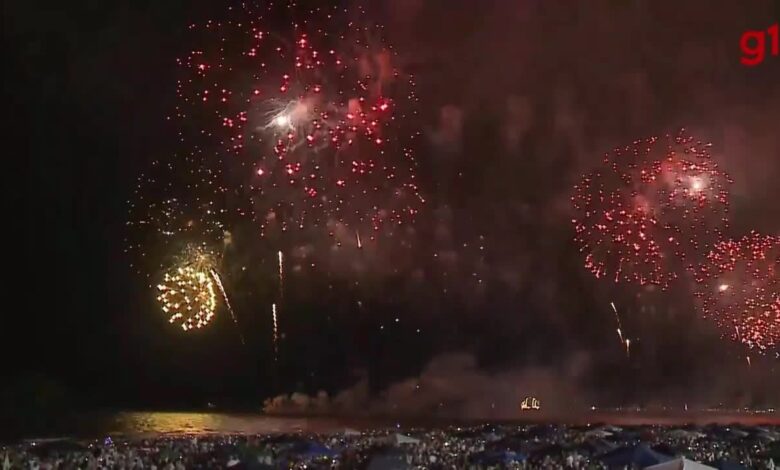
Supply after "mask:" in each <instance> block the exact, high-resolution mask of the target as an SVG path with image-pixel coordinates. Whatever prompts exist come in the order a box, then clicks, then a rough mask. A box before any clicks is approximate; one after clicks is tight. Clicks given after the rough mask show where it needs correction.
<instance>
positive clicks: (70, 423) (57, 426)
mask: <svg viewBox="0 0 780 470" xmlns="http://www.w3.org/2000/svg"><path fill="white" fill-rule="evenodd" d="M523 422H555V423H562V424H578V425H581V424H588V423H610V424H615V425H638V424H657V425H669V426H673V425H683V424H690V423H694V424H702V425H703V424H709V423H719V424H730V423H739V424H743V425H761V424H774V425H780V414H778V413H760V414H756V413H736V412H735V413H726V412H690V413H688V412H686V413H679V412H677V413H651V412H637V411H620V412H618V411H595V412H591V413H589V414H583V415H581V416H578V417H569V418H565V419H564V418H552V417H545V416H542V415H535V414H533V413H529V415H528V420H527V421H523ZM448 424H462V425H468V424H476V423H475V422H473V421H472V422H468V423H467V422H462V421H454V420H438V419H430V418H425V419H402V420H396V419H392V418H382V419H377V418H328V417H289V416H269V415H263V414H252V413H223V412H212V411H209V412H161V411H153V412H144V411H120V412H113V413H86V414H83V415H79V416H76V417H71V418H69V419H67V420H60V421H58V422H56V423H52V424H51V425H50V426H47V429H46V430H45V431H44V432H41V431H40V430H38V431H32V430H31V431H30V432H25V433H24V434H25V435H24V436H23V437H25V438H55V437H76V438H102V437H106V436H117V437H120V436H125V437H129V438H133V437H144V436H156V435H161V434H194V435H204V434H224V433H230V434H282V433H304V434H311V433H331V432H333V433H336V432H341V431H344V430H345V429H347V428H351V429H358V430H361V429H371V428H379V427H396V426H400V427H407V426H421V427H436V426H443V425H448Z"/></svg>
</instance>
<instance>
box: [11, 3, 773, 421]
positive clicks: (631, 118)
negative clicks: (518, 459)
mask: <svg viewBox="0 0 780 470" xmlns="http://www.w3.org/2000/svg"><path fill="white" fill-rule="evenodd" d="M342 3H343V2H342ZM369 3H371V5H370V7H369V8H367V13H366V15H367V16H368V17H369V18H370V19H371V20H372V21H373V22H380V23H383V24H384V25H386V28H385V34H386V36H387V39H388V41H389V42H390V43H392V44H393V45H394V46H395V50H396V51H397V52H398V54H399V57H400V59H399V62H400V67H401V69H403V70H404V71H407V72H409V73H413V74H414V75H415V77H416V79H417V95H418V96H419V97H420V102H419V104H418V109H419V116H418V117H417V118H416V121H415V123H414V124H415V126H416V127H417V128H419V129H420V131H421V137H420V139H418V142H417V147H418V148H417V149H416V159H417V161H418V162H419V163H420V166H419V169H418V174H419V178H420V180H419V183H420V186H421V192H422V193H424V194H425V195H426V204H425V205H424V207H423V208H422V209H421V213H420V214H419V215H418V216H417V222H416V225H415V231H414V234H413V236H410V239H411V242H412V243H413V248H412V249H411V251H407V252H406V253H409V255H408V260H407V258H405V257H404V256H394V255H395V254H396V252H390V255H391V256H390V259H392V260H393V261H392V262H391V265H392V267H394V268H398V269H389V270H384V269H378V268H377V269H374V268H375V266H373V267H369V268H368V269H367V270H366V271H361V273H360V274H357V275H353V276H346V275H343V273H342V272H340V271H339V268H337V267H333V268H332V269H331V271H332V272H330V273H328V274H327V275H324V274H323V275H316V274H305V275H300V276H297V277H296V276H295V273H290V276H289V278H288V279H289V280H288V281H287V284H286V285H285V294H286V300H285V304H284V306H283V309H282V314H281V316H280V328H281V332H282V333H283V338H282V341H281V343H280V360H279V363H278V365H277V366H274V365H273V359H272V358H273V348H272V346H271V343H270V338H271V333H270V332H271V323H270V316H269V315H270V310H269V298H271V296H272V295H274V294H273V293H274V292H275V289H276V287H275V285H274V284H273V283H272V279H273V276H272V275H273V272H274V271H273V267H274V266H275V264H274V262H275V261H274V260H275V258H273V256H274V255H275V251H273V250H270V249H266V248H263V249H257V250H255V251H253V252H252V253H251V255H249V254H245V253H237V254H233V255H231V256H233V257H232V258H231V263H232V265H231V269H233V270H234V271H231V272H237V271H239V270H240V269H239V268H240V267H241V266H246V265H247V264H248V265H250V266H249V267H250V268H251V267H252V266H260V267H259V268H258V272H260V273H261V274H258V275H256V276H255V277H249V278H247V277H237V275H234V276H233V277H231V276H227V278H228V282H227V284H228V286H227V287H228V290H229V293H230V295H231V297H232V298H233V303H234V307H235V310H236V315H237V317H238V320H239V322H240V324H241V327H240V330H241V332H242V334H243V335H244V336H245V338H246V345H242V344H241V341H240V339H239V335H238V331H237V328H236V325H235V324H234V323H233V322H232V321H231V320H230V317H229V316H228V315H227V314H226V313H225V312H224V311H219V312H218V316H217V318H216V319H215V321H214V322H213V324H212V325H209V326H208V327H207V328H206V329H204V330H203V331H198V332H195V333H190V334H183V333H182V332H181V330H180V329H177V328H175V327H173V326H171V325H168V323H167V322H166V321H165V318H164V317H162V316H161V315H160V312H159V306H158V305H157V304H156V302H155V299H154V294H153V293H152V292H150V291H149V289H148V288H147V285H146V282H145V281H144V279H141V278H140V277H139V276H138V275H137V274H136V273H135V271H134V270H133V269H131V268H130V267H129V265H130V264H131V262H132V260H131V259H129V255H128V254H127V253H125V252H124V251H125V248H126V241H125V240H126V238H127V236H128V235H127V226H126V223H127V222H128V201H129V200H130V199H131V198H132V197H133V191H134V188H135V184H136V178H137V177H138V176H139V174H141V173H142V172H145V171H147V170H148V168H149V165H150V164H151V162H153V161H155V160H159V159H169V158H171V155H174V154H176V153H181V152H182V144H181V143H180V142H178V139H177V128H176V125H175V124H173V123H171V121H167V120H166V117H167V116H169V115H171V114H172V110H173V109H174V107H175V106H176V89H175V84H176V79H177V73H178V72H179V71H178V70H177V68H176V63H175V59H176V58H177V57H180V56H181V55H182V54H183V53H184V52H186V51H187V50H188V43H187V41H188V40H189V39H188V36H187V34H186V33H187V30H186V27H187V25H188V24H190V23H192V22H201V21H203V20H205V19H208V18H215V19H216V18H220V17H222V16H224V15H225V14H226V8H225V7H226V6H227V5H228V4H230V2H227V1H225V2H220V1H210V2H205V1H197V2H182V1H166V2H153V1H143V0H138V1H132V2H131V1H117V2H102V1H97V0H95V1H86V0H78V1H74V2H65V3H63V2H44V1H24V2H22V1H5V2H4V5H3V9H4V11H3V22H4V24H3V34H4V50H5V60H4V63H5V67H4V87H3V88H4V101H5V103H6V105H5V106H4V112H5V113H6V118H5V120H4V122H5V123H6V125H5V130H6V138H5V139H4V142H5V146H4V148H5V152H4V154H5V162H6V181H7V183H6V187H7V188H8V191H7V193H8V194H7V196H6V200H7V202H8V203H9V204H8V205H9V206H10V208H11V211H12V215H11V216H10V217H7V218H6V220H7V224H6V227H7V229H6V233H7V236H8V239H7V242H6V243H7V244H6V247H7V253H9V254H10V255H11V256H10V259H8V261H7V262H6V264H5V266H6V279H8V281H6V290H5V292H6V295H7V297H6V302H5V305H4V308H3V312H2V314H1V315H0V318H2V333H3V343H2V344H3V347H4V348H7V350H8V351H7V352H6V353H4V354H3V358H4V362H6V363H7V364H8V365H7V366H4V368H3V370H4V372H3V376H4V378H8V379H9V381H8V383H11V384H19V383H25V381H30V380H32V379H31V377H38V378H45V379H46V380H49V381H53V382H56V383H58V384H60V385H61V386H62V387H63V388H64V389H65V390H67V393H68V395H69V396H72V397H73V400H74V401H75V402H78V403H79V404H81V405H83V406H87V407H92V406H113V407H128V406H129V407H152V408H154V407H158V408H171V407H202V406H203V405H204V404H205V403H206V402H209V401H211V402H216V403H219V404H225V405H235V404H242V405H258V406H259V404H260V403H261V401H262V399H263V398H266V397H268V396H272V395H275V394H278V393H284V392H287V393H290V392H295V391H299V392H304V393H308V394H313V393H316V392H317V391H318V390H321V389H322V390H326V391H327V392H328V393H329V394H331V395H332V396H335V395H337V394H338V393H339V392H343V391H344V390H347V389H349V390H348V391H347V392H343V393H341V398H342V399H343V400H356V398H355V397H354V395H355V389H356V388H359V387H361V386H363V385H365V386H366V387H367V389H368V390H369V391H370V392H371V393H372V395H371V396H373V397H374V400H375V402H374V404H375V405H376V406H381V405H377V403H381V402H382V401H383V400H392V399H394V398H393V397H395V398H398V400H400V401H406V402H408V403H412V402H414V403H415V404H414V407H410V409H414V410H415V411H427V409H426V405H425V404H424V403H427V402H426V401H425V400H420V399H419V398H410V397H406V396H405V395H404V394H403V390H404V386H405V385H404V384H406V383H407V382H404V381H406V380H409V378H410V377H412V378H414V377H418V376H419V377H428V378H430V377H438V378H440V379H441V383H444V384H446V386H443V387H442V388H443V389H444V390H450V391H451V390H465V389H464V387H463V386H464V384H471V385H470V386H469V387H468V388H467V391H466V392H459V393H460V395H458V394H456V395H457V396H453V397H450V398H451V399H452V400H456V399H457V401H459V402H464V403H472V402H478V401H479V398H478V397H480V396H483V395H485V393H486V390H489V391H490V392H491V393H492V395H491V399H493V400H506V402H509V403H512V404H513V406H514V404H516V403H517V399H518V398H519V397H520V396H521V395H522V394H523V393H524V392H525V391H529V393H530V392H532V391H535V392H537V393H539V394H542V393H546V394H547V395H549V396H551V397H552V396H553V395H556V394H557V395H559V396H561V397H563V396H564V395H566V394H568V395H566V396H576V397H577V398H578V400H577V401H581V402H583V404H585V403H593V402H597V403H605V404H618V403H638V402H639V403H645V404H650V403H668V402H681V401H695V400H699V401H700V402H701V403H703V404H710V403H717V402H721V401H723V402H728V403H732V404H739V405H742V404H765V403H771V399H772V397H773V395H772V393H773V392H772V390H777V389H778V387H780V382H779V381H780V378H779V375H780V374H778V372H777V366H778V363H777V359H776V358H775V357H774V356H773V354H767V355H765V356H760V355H758V354H755V352H751V351H748V350H746V348H745V347H744V346H743V345H740V344H736V343H733V342H731V341H729V340H728V339H721V338H720V337H719V333H718V331H716V329H715V328H714V327H713V326H712V324H711V323H708V322H705V321H703V320H702V319H701V318H699V316H698V314H697V313H696V306H695V303H694V301H693V300H692V298H691V295H690V292H689V286H687V285H681V286H676V287H673V288H671V289H669V290H668V291H665V292H661V291H660V290H649V289H646V288H639V287H636V286H632V285H627V284H614V283H612V282H609V281H607V282H602V281H600V280H596V279H594V278H593V276H591V275H590V273H589V272H587V270H585V269H584V268H583V256H582V255H581V254H580V253H579V252H578V249H577V246H576V245H575V244H574V242H573V237H574V230H573V228H572V226H571V218H572V215H571V207H570V204H569V198H570V196H571V193H572V186H573V185H574V184H575V183H576V182H577V180H578V177H579V175H580V174H582V173H583V172H586V171H588V169H589V168H590V167H592V166H593V165H595V164H598V162H599V161H600V159H601V157H602V156H603V154H604V153H605V152H608V151H610V150H611V149H612V148H614V147H616V146H619V145H625V144H628V143H630V142H631V141H633V140H634V139H637V138H643V137H647V136H650V135H657V134H663V133H666V132H675V131H676V130H677V129H678V128H680V127H683V126H684V127H686V128H687V129H688V130H689V131H690V132H691V133H692V134H694V135H696V136H697V137H698V138H700V139H702V140H706V141H709V142H712V143H713V148H712V154H713V158H714V159H715V161H717V162H718V163H719V164H720V165H721V167H722V168H723V169H724V170H726V171H727V172H729V173H730V174H731V175H732V176H733V178H734V180H735V183H734V185H733V187H732V201H731V211H732V212H731V227H730V228H729V235H732V236H737V237H738V236H741V235H743V234H746V233H747V232H749V231H750V230H752V229H755V230H758V231H761V232H763V233H766V234H771V235H780V204H779V203H778V201H780V186H779V185H777V183H776V182H777V181H778V178H780V135H778V133H777V122H780V87H778V83H780V58H778V57H771V56H767V58H766V60H765V62H764V63H763V64H761V65H759V66H757V67H753V68H747V67H744V66H743V65H741V64H740V62H739V57H740V50H739V38H740V35H741V33H742V32H743V31H745V30H747V29H765V28H767V27H769V26H770V25H771V24H774V23H776V22H777V20H778V18H780V11H779V10H778V7H777V6H776V4H775V3H774V2H772V1H770V0H766V1H755V2H749V4H746V3H745V2H737V1H733V2H725V1H724V2H707V1H704V0H701V1H689V2H684V6H681V5H678V3H679V2H674V1H660V2H650V1H641V0H634V1H614V0H599V1H595V2H588V3H587V6H586V5H585V4H584V3H583V4H582V5H581V6H580V7H572V6H570V5H569V2H548V1H544V2H542V1H538V0H537V1H531V0H529V1H516V0H514V1H509V0H492V1H485V2H482V1H480V2H475V1H468V0H452V1H448V2H437V1H431V0H398V1H387V2H369ZM301 8H303V7H301ZM280 24H281V23H280ZM277 26H278V25H273V24H272V25H269V29H274V28H275V27H277ZM235 234H236V237H237V238H238V239H239V241H241V237H244V239H246V237H247V235H246V233H244V232H242V231H241V230H240V229H236V230H235ZM264 249H265V250H266V251H267V253H266V252H264V251H263V250H264ZM263 253H265V254H263ZM268 253H270V254H271V257H270V258H269V255H268ZM434 253H437V254H438V256H437V257H434V256H433V254H434ZM439 257H443V258H446V259H447V260H449V261H448V262H449V263H451V264H449V265H448V266H449V268H447V269H446V271H447V273H448V274H447V275H442V272H443V271H445V268H443V267H442V265H441V264H439V263H440V262H441V261H440V260H439V259H438V258H439ZM385 259H387V258H385ZM402 259H403V260H405V261H408V263H407V262H405V261H402ZM395 263H397V265H396V264H395ZM401 265H402V266H401ZM399 266H401V267H400V268H399ZM269 273H270V274H269ZM334 273H335V274H334ZM356 281H357V283H356ZM610 302H615V304H616V305H617V306H618V307H619V311H620V313H621V320H622V322H623V326H624V328H623V329H624V330H625V331H626V332H627V334H628V335H630V337H631V338H634V339H635V340H636V342H635V343H634V344H632V353H631V357H630V358H626V355H625V354H624V351H623V348H622V346H621V344H620V343H619V342H618V340H617V338H616V335H615V324H614V322H615V317H614V314H613V312H612V310H611V308H610ZM747 355H750V356H751V360H752V365H750V366H748V364H747V363H746V359H745V357H746V356H747ZM394 384H395V385H394ZM388 387H389V392H387V393H385V394H384V395H382V394H381V393H380V392H382V391H383V390H388ZM437 393H439V394H443V395H447V394H448V393H450V392H446V391H441V390H437V391H432V392H431V394H434V395H435V394H437ZM515 395H517V396H515ZM399 397H400V398H399ZM776 399H777V397H776V396H774V400H775V404H777V402H776ZM429 401H430V402H431V403H435V402H438V401H439V400H437V399H436V398H435V397H434V398H431V397H429ZM420 403H423V404H420ZM469 406H471V405H469ZM469 406H465V405H464V406H463V409H468V410H470V412H471V411H473V410H474V409H476V408H474V407H469ZM477 408H478V407H477Z"/></svg>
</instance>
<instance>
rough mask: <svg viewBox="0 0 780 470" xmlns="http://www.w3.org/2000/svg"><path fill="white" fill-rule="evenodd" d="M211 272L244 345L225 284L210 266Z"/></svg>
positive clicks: (242, 335)
mask: <svg viewBox="0 0 780 470" xmlns="http://www.w3.org/2000/svg"><path fill="white" fill-rule="evenodd" d="M209 272H210V274H211V277H212V278H214V282H216V284H217V287H218V288H219V292H220V293H222V298H223V299H224V300H225V306H226V307H227V309H228V312H230V317H231V318H232V319H233V323H234V324H235V325H236V328H237V329H238V336H239V338H241V344H243V345H244V346H246V341H245V340H244V334H243V333H241V327H240V326H239V325H238V319H237V318H236V313H235V312H234V311H233V307H232V306H231V305H230V300H228V296H227V292H226V291H225V286H224V285H222V278H220V276H219V273H217V271H216V270H215V269H214V268H212V269H211V271H209Z"/></svg>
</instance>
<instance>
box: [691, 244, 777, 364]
mask: <svg viewBox="0 0 780 470" xmlns="http://www.w3.org/2000/svg"><path fill="white" fill-rule="evenodd" d="M779 269H780V237H775V236H771V235H760V234H758V233H755V232H753V233H751V234H750V235H747V236H745V237H743V238H742V239H740V240H728V241H723V242H720V243H717V244H716V245H715V247H714V248H713V249H712V251H711V252H710V253H709V254H708V255H707V259H706V261H705V262H704V263H703V264H702V265H701V266H700V267H699V269H698V270H697V276H696V278H697V281H698V284H697V290H696V295H697V297H698V298H699V300H700V306H701V309H702V312H703V313H704V315H705V316H706V317H707V318H711V319H712V320H714V321H715V322H716V323H717V325H718V326H719V327H720V328H721V329H722V330H723V332H724V334H725V335H726V336H728V337H730V338H731V339H734V340H736V341H740V342H742V343H744V344H746V345H747V346H749V347H751V348H755V349H758V350H760V351H763V352H765V351H767V350H770V349H773V348H776V347H777V346H778V345H780V282H779V280H778V270H779Z"/></svg>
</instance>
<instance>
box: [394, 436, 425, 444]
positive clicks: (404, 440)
mask: <svg viewBox="0 0 780 470" xmlns="http://www.w3.org/2000/svg"><path fill="white" fill-rule="evenodd" d="M391 442H392V443H393V444H395V445H402V444H419V443H420V440H419V439H416V438H414V437H411V436H406V435H403V434H400V433H396V434H395V435H393V436H392V438H391Z"/></svg>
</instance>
